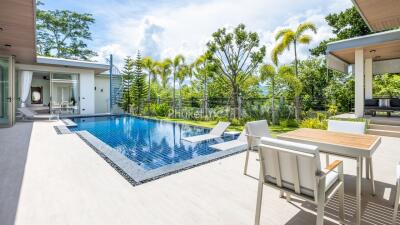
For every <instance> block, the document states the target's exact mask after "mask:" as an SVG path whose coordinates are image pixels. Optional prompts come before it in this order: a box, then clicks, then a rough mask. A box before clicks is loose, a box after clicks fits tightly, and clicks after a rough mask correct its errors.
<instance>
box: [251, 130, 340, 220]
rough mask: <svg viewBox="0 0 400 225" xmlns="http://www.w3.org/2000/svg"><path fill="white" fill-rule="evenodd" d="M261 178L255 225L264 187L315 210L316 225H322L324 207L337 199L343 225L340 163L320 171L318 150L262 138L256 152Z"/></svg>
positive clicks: (307, 146) (299, 144)
mask: <svg viewBox="0 0 400 225" xmlns="http://www.w3.org/2000/svg"><path fill="white" fill-rule="evenodd" d="M259 157H260V177H259V180H258V193H257V203H256V215H255V225H259V224H260V216H261V205H262V194H263V187H264V185H266V186H269V187H272V188H275V189H278V190H280V191H281V192H284V193H285V194H286V196H290V195H293V196H296V197H298V198H301V199H304V200H306V201H308V202H311V203H313V204H315V205H316V206H317V222H316V224H317V225H322V224H323V222H324V210H325V205H326V204H327V202H328V201H329V200H330V199H331V197H332V196H333V195H334V194H335V193H338V195H339V199H338V200H339V204H338V205H339V219H340V223H343V222H344V185H343V183H344V180H343V162H342V161H340V160H336V161H334V162H333V163H332V164H330V165H329V166H328V167H326V168H325V169H321V163H320V153H319V150H318V147H317V146H313V145H306V144H301V143H296V142H290V141H284V140H280V139H274V138H261V144H260V149H259Z"/></svg>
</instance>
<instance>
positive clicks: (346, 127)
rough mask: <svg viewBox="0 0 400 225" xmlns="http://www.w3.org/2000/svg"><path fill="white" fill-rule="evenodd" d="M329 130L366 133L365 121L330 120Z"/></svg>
mask: <svg viewBox="0 0 400 225" xmlns="http://www.w3.org/2000/svg"><path fill="white" fill-rule="evenodd" d="M328 131H336V132H344V133H352V134H365V122H353V121H342V120H328Z"/></svg>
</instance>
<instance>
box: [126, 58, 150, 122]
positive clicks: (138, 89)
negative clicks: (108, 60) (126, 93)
mask: <svg viewBox="0 0 400 225" xmlns="http://www.w3.org/2000/svg"><path fill="white" fill-rule="evenodd" d="M130 92H131V96H132V99H133V102H132V103H133V104H132V105H133V106H134V107H135V113H136V114H138V115H140V114H141V110H142V107H143V100H144V98H145V96H146V94H145V93H146V92H147V86H146V75H145V74H144V73H143V65H142V58H141V56H140V52H138V53H137V55H136V60H135V70H134V73H133V82H132V86H131V90H130Z"/></svg>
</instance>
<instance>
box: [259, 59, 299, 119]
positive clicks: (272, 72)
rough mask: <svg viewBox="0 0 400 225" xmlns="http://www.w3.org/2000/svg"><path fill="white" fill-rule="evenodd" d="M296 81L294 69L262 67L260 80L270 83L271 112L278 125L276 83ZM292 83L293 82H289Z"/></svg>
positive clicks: (269, 65) (265, 65)
mask: <svg viewBox="0 0 400 225" xmlns="http://www.w3.org/2000/svg"><path fill="white" fill-rule="evenodd" d="M294 79H296V78H295V77H294V72H293V67H291V66H287V65H282V66H280V67H279V68H276V67H275V66H273V65H271V64H264V65H262V66H261V67H260V80H261V81H262V82H265V81H268V82H269V85H270V89H269V90H270V92H271V95H272V96H271V111H272V123H273V124H278V118H277V117H276V116H277V114H276V110H275V94H276V89H275V87H276V83H277V82H279V81H280V80H286V81H291V80H294ZM289 83H291V82H289Z"/></svg>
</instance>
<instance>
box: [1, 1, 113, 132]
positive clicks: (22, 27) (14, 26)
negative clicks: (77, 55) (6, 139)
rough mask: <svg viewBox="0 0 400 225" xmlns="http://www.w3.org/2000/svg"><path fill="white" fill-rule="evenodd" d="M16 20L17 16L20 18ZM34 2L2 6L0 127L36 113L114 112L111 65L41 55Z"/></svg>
mask: <svg viewBox="0 0 400 225" xmlns="http://www.w3.org/2000/svg"><path fill="white" fill-rule="evenodd" d="M16 18H17V19H16ZM35 23H36V22H35V1H26V0H13V1H9V0H6V1H2V2H1V7H0V127H1V126H2V127H4V126H5V127H8V126H12V125H13V124H15V120H16V118H15V117H16V114H17V113H18V108H20V107H26V108H27V109H29V110H30V111H32V112H33V113H35V114H51V113H57V114H80V115H84V114H95V113H108V112H110V79H109V67H110V66H109V65H107V64H100V63H95V62H87V61H79V60H70V59H61V58H49V57H42V56H37V55H36V44H35V41H36V38H35V29H36V28H35Z"/></svg>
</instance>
